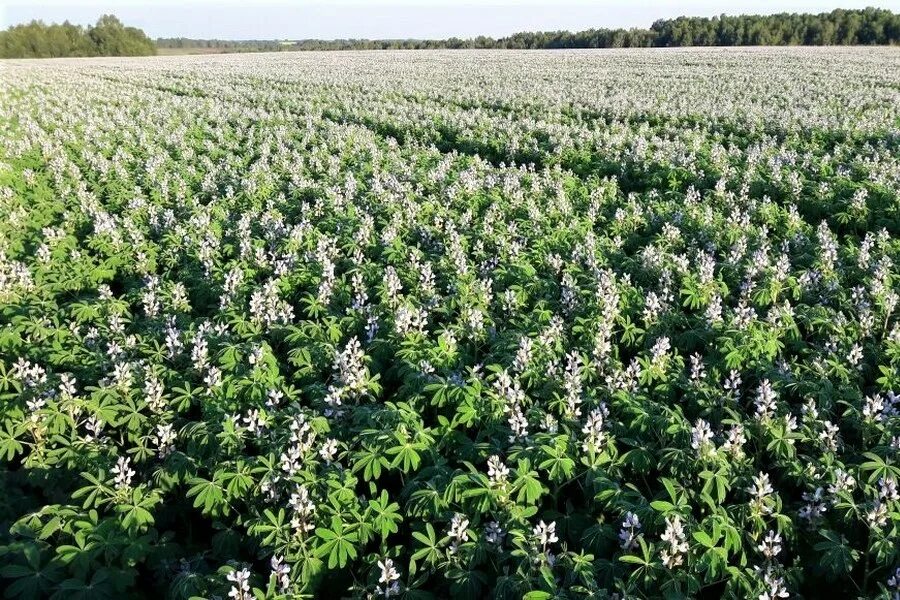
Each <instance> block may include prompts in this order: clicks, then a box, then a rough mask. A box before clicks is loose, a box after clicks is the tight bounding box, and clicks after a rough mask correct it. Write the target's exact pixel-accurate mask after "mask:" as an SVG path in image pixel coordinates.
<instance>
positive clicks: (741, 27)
mask: <svg viewBox="0 0 900 600" xmlns="http://www.w3.org/2000/svg"><path fill="white" fill-rule="evenodd" d="M898 43H900V14H895V13H893V12H891V11H889V10H884V9H876V8H866V9H861V10H842V9H838V10H833V11H831V12H829V13H821V14H817V15H814V14H794V13H780V14H775V15H740V16H726V15H722V16H718V17H712V18H708V17H678V18H676V19H660V20H658V21H656V22H655V23H653V25H651V26H650V28H649V29H640V28H632V29H588V30H586V31H578V32H571V31H537V32H522V33H515V34H513V35H510V36H507V37H501V38H492V37H487V36H478V37H474V38H469V39H460V38H449V39H444V40H419V39H398V40H365V39H341V40H318V39H303V40H296V41H293V40H292V41H278V40H215V39H210V40H201V39H191V38H159V39H157V40H156V43H155V44H154V42H153V41H152V40H151V39H150V38H149V37H147V35H146V34H144V32H143V31H141V30H140V29H137V28H135V27H126V26H124V25H123V24H122V23H121V22H120V21H119V20H118V19H117V18H116V17H114V16H112V15H104V16H102V17H100V19H99V20H98V21H97V24H96V25H93V26H88V27H86V28H85V27H82V26H80V25H73V24H71V23H69V22H68V21H67V22H65V23H63V24H61V25H56V24H53V25H46V24H44V23H43V22H41V21H32V22H31V23H27V24H24V25H15V26H13V27H10V28H9V29H7V30H6V31H3V32H0V57H2V58H49V57H59V56H143V55H148V54H155V53H156V49H157V48H166V49H184V50H189V49H211V50H213V51H221V52H262V51H267V52H271V51H280V50H397V49H401V50H422V49H437V48H449V49H464V48H472V49H475V48H480V49H557V48H649V47H678V46H793V45H808V46H823V45H868V44H882V45H883V44H898Z"/></svg>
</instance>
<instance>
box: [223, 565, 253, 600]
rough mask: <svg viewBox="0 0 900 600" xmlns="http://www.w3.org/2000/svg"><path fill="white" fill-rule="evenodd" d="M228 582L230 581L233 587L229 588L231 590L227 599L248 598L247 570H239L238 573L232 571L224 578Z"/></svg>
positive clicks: (248, 582) (248, 580)
mask: <svg viewBox="0 0 900 600" xmlns="http://www.w3.org/2000/svg"><path fill="white" fill-rule="evenodd" d="M225 578H226V579H227V580H228V581H231V582H232V583H233V585H232V586H231V590H230V591H229V592H228V597H229V598H234V599H235V600H245V599H246V598H249V597H250V596H249V592H250V570H249V569H241V570H240V571H237V570H235V571H232V572H231V573H229V574H228V575H226V576H225Z"/></svg>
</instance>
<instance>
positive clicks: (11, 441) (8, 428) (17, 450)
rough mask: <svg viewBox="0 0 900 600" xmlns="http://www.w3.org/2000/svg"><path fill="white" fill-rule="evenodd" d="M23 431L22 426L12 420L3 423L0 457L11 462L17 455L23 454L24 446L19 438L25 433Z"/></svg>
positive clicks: (0, 436)
mask: <svg viewBox="0 0 900 600" xmlns="http://www.w3.org/2000/svg"><path fill="white" fill-rule="evenodd" d="M23 430H24V428H23V427H22V425H21V424H17V423H15V422H14V421H12V420H7V421H4V422H3V428H2V429H0V457H5V459H6V461H11V460H12V459H13V457H15V456H16V455H17V454H21V453H22V451H23V450H24V446H23V445H22V442H20V441H19V440H18V439H17V438H18V436H19V435H21V434H22V433H23Z"/></svg>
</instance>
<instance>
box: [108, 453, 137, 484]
mask: <svg viewBox="0 0 900 600" xmlns="http://www.w3.org/2000/svg"><path fill="white" fill-rule="evenodd" d="M112 474H113V475H115V476H116V478H115V486H116V489H117V490H127V489H128V488H130V487H131V478H132V477H134V470H133V469H132V468H131V459H130V458H127V457H125V456H120V457H119V460H118V461H117V462H116V466H114V467H113V468H112Z"/></svg>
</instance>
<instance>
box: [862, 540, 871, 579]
mask: <svg viewBox="0 0 900 600" xmlns="http://www.w3.org/2000/svg"><path fill="white" fill-rule="evenodd" d="M871 551H872V530H871V529H868V530H867V533H866V568H865V571H864V572H863V583H862V591H863V592H865V591H866V590H867V589H869V569H870V567H871V561H870V560H869V558H870V554H871Z"/></svg>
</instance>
